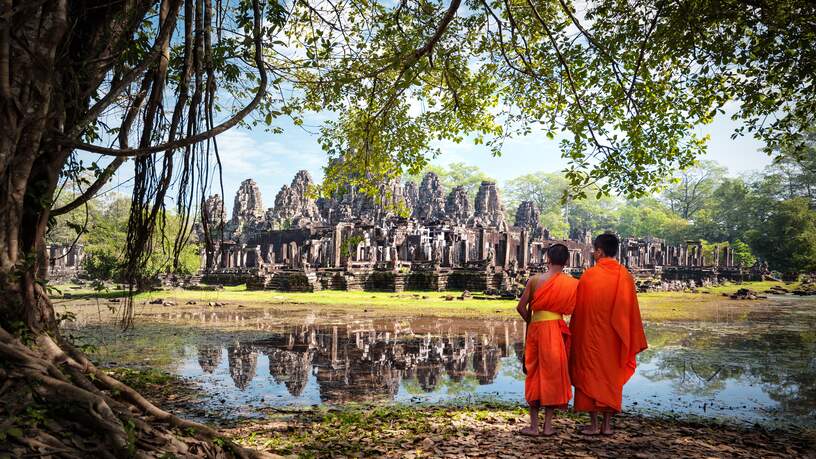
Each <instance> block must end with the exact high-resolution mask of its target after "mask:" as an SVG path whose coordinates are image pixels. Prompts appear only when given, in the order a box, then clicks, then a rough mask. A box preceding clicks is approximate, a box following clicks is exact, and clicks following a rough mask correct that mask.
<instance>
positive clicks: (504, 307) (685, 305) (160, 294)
mask: <svg viewBox="0 0 816 459" xmlns="http://www.w3.org/2000/svg"><path fill="white" fill-rule="evenodd" d="M773 286H785V284H784V283H781V282H754V283H743V284H729V285H722V286H717V287H711V288H705V289H699V290H698V292H697V293H684V292H655V293H642V294H640V295H638V298H639V300H640V306H641V310H642V313H643V318H644V320H655V321H664V320H687V319H702V318H705V317H706V316H707V315H708V314H709V313H710V312H711V311H712V310H717V309H718V308H731V307H738V306H741V305H744V304H749V303H751V302H747V301H735V300H731V299H729V298H726V297H725V296H723V294H730V293H733V292H735V291H737V290H738V289H740V288H750V289H753V290H757V291H760V292H761V291H764V290H767V289H769V288H771V287H773ZM787 287H790V286H787ZM60 290H61V292H62V295H56V298H57V303H58V304H59V303H62V304H67V305H71V306H77V307H79V306H82V305H84V306H87V307H90V308H91V309H93V308H95V307H96V306H97V303H96V300H97V299H98V300H99V301H100V302H105V301H108V300H110V299H112V298H116V297H122V296H124V295H125V292H123V291H107V292H94V291H91V290H86V289H81V288H76V287H72V286H61V287H60ZM461 293H462V292H455V291H452V292H428V291H420V292H401V293H391V292H362V291H352V292H347V291H337V290H324V291H320V292H315V293H298V292H278V291H270V290H262V291H253V290H247V289H246V287H245V286H243V285H241V286H236V287H225V288H224V289H223V290H219V291H199V290H181V289H175V290H167V291H153V292H145V293H140V294H138V295H136V297H135V301H136V302H137V303H138V304H140V305H141V306H140V308H141V309H140V311H142V312H149V311H150V310H151V308H153V309H154V310H156V311H166V310H167V309H166V308H163V307H162V306H161V305H158V306H153V305H150V302H151V301H154V300H156V299H162V300H165V301H172V302H174V303H175V304H176V309H184V308H185V307H190V308H200V306H201V305H202V304H204V305H206V304H208V303H211V302H212V303H221V304H224V305H225V306H226V307H228V308H239V307H240V308H246V309H258V308H262V309H265V310H287V311H293V312H297V311H300V312H304V313H306V312H310V311H313V312H320V311H337V312H354V313H358V312H366V313H369V314H375V315H383V316H388V315H411V316H439V317H490V316H493V317H514V316H515V314H516V313H515V305H516V302H515V301H511V300H484V299H476V298H465V299H460V296H461ZM60 299H61V300H60ZM188 302H195V303H196V304H195V305H187V303H188ZM753 303H754V304H757V302H753ZM94 310H95V309H94Z"/></svg>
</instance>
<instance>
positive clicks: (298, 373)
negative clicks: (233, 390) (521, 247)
mask: <svg viewBox="0 0 816 459" xmlns="http://www.w3.org/2000/svg"><path fill="white" fill-rule="evenodd" d="M414 328H415V329H413V330H412V328H411V327H410V326H406V325H405V323H404V322H396V323H395V322H387V323H385V324H382V323H380V324H379V325H378V326H375V324H374V323H373V322H372V321H359V322H354V323H350V324H343V325H310V326H296V327H288V328H286V329H284V330H283V331H282V332H280V333H274V334H272V335H271V336H270V337H269V338H267V339H265V340H262V341H256V342H254V343H252V344H246V343H241V344H238V343H236V345H232V346H229V347H228V353H227V354H228V358H229V369H230V376H232V379H233V381H234V382H235V385H236V386H237V387H238V388H239V389H242V390H243V389H245V388H246V387H247V386H248V385H249V382H250V381H251V379H252V378H253V377H254V376H255V367H256V363H257V357H256V356H257V353H263V354H265V355H267V356H268V358H269V373H270V376H271V378H272V380H273V381H274V382H275V383H278V384H283V385H284V386H285V387H286V389H287V391H288V392H289V393H290V394H291V395H292V396H294V397H298V396H300V395H302V394H303V392H304V389H305V387H306V385H307V383H308V380H309V376H310V374H314V376H315V380H316V383H317V385H318V387H319V392H320V398H321V400H323V401H324V402H330V403H338V402H346V401H358V402H359V401H376V400H391V399H393V398H394V397H395V396H396V394H397V392H398V391H399V387H400V384H401V382H402V381H403V380H413V379H415V380H416V383H417V384H418V386H419V387H420V388H421V389H422V391H424V392H427V393H430V392H434V391H436V390H439V389H440V387H441V386H442V384H443V381H444V379H445V376H447V377H448V378H449V379H450V380H451V381H454V382H460V381H462V379H463V378H465V377H468V376H470V377H474V378H475V379H476V380H478V381H479V384H491V383H492V382H493V381H494V380H495V378H496V376H497V375H498V373H499V367H500V359H501V358H502V357H507V356H509V355H510V353H512V352H513V350H514V349H516V348H518V347H520V346H523V344H520V342H521V341H522V340H523V328H521V327H517V326H516V325H515V324H508V323H506V322H504V323H503V322H498V323H488V324H484V323H478V324H475V326H473V327H471V328H473V329H472V330H463V328H466V327H463V326H461V325H460V324H459V323H458V322H457V321H447V322H445V321H436V322H434V323H432V324H431V325H430V326H426V327H424V328H425V329H424V330H416V328H417V327H414ZM199 363H200V364H201V367H202V369H203V370H204V371H207V372H212V369H213V368H214V367H215V366H216V365H217V363H218V357H217V356H215V353H214V352H213V351H212V350H210V349H208V348H206V347H204V346H202V347H201V348H199Z"/></svg>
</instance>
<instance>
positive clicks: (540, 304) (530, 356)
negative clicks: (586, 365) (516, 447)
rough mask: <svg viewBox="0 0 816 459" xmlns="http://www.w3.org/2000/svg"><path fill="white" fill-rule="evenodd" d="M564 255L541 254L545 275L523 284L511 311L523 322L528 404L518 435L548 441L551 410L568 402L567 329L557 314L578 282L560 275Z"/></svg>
mask: <svg viewBox="0 0 816 459" xmlns="http://www.w3.org/2000/svg"><path fill="white" fill-rule="evenodd" d="M568 260H569V250H568V249H567V247H566V246H565V245H563V244H554V245H552V246H550V248H549V249H547V272H545V273H544V274H540V275H537V276H533V277H531V278H530V280H529V281H527V286H526V287H525V288H524V293H523V294H522V295H521V299H519V303H518V307H517V310H518V312H519V314H520V315H521V317H522V318H523V319H524V321H525V322H527V324H528V325H527V343H526V345H525V348H524V368H525V370H526V374H527V379H526V380H525V381H524V398H525V399H526V400H527V403H528V404H529V405H530V426H529V427H525V428H524V429H522V430H521V434H522V435H529V436H539V435H546V436H550V435H553V434H554V433H555V430H554V429H553V427H552V420H553V416H554V414H555V409H556V408H558V409H566V407H567V403H569V401H570V399H571V398H572V390H571V388H570V380H569V371H568V370H567V362H568V353H569V328H567V324H566V323H565V322H564V318H563V314H571V313H572V310H573V308H574V307H575V291H576V289H577V288H578V280H577V279H575V278H574V277H572V276H570V275H568V274H565V273H564V272H563V271H564V266H566V264H567V261H568ZM542 406H543V407H544V409H545V415H544V430H543V431H541V432H539V428H538V411H539V408H540V407H542Z"/></svg>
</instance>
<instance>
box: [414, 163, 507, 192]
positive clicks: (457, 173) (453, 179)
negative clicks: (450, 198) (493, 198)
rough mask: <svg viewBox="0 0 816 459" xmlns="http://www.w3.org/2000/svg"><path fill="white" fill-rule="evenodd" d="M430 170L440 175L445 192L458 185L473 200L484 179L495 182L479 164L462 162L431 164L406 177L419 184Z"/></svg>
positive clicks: (440, 181)
mask: <svg viewBox="0 0 816 459" xmlns="http://www.w3.org/2000/svg"><path fill="white" fill-rule="evenodd" d="M428 172H433V173H434V174H436V175H437V176H438V177H439V183H440V184H441V185H442V188H443V189H444V190H445V192H450V190H452V189H453V188H454V187H457V186H461V187H464V188H465V191H466V192H467V195H468V199H470V200H471V201H473V200H474V199H475V198H476V192H477V191H479V185H481V184H482V182H483V181H489V182H495V180H494V179H492V178H491V177H490V176H488V175H487V174H485V173H484V172H482V170H481V169H479V167H478V166H471V165H468V164H465V163H460V162H457V163H450V164H448V166H447V168H445V167H443V166H436V165H433V164H429V165H427V166H425V167H424V168H423V169H422V170H421V171H419V172H418V173H416V174H410V175H408V176H407V177H406V179H407V180H412V181H413V182H414V183H416V184H417V185H419V184H420V183H421V182H422V177H424V176H425V174H427V173H428Z"/></svg>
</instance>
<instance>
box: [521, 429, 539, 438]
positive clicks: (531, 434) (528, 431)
mask: <svg viewBox="0 0 816 459" xmlns="http://www.w3.org/2000/svg"><path fill="white" fill-rule="evenodd" d="M519 433H520V434H522V435H524V436H525V437H538V436H541V434H540V433H539V432H538V429H533V428H532V427H525V428H523V429H521V430H519Z"/></svg>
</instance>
